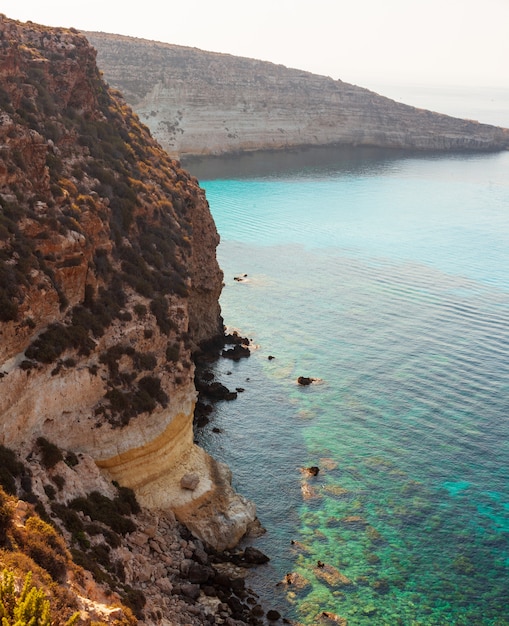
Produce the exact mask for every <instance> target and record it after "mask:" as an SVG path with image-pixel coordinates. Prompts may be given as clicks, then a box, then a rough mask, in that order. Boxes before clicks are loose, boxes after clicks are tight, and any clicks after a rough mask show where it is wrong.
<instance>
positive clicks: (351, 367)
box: [186, 90, 509, 626]
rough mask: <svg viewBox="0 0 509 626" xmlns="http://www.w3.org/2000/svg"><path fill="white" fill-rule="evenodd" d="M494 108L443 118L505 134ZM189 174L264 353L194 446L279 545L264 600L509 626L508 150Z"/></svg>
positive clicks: (230, 378) (244, 323)
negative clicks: (495, 127) (250, 504)
mask: <svg viewBox="0 0 509 626" xmlns="http://www.w3.org/2000/svg"><path fill="white" fill-rule="evenodd" d="M497 93H498V92H497ZM499 96H500V98H502V102H501V101H500V98H499V100H498V101H497V106H495V107H494V106H491V105H489V106H487V103H488V102H489V103H493V99H492V98H490V97H489V94H486V92H484V91H483V92H482V93H477V94H475V93H474V94H470V99H469V98H468V97H467V96H466V95H465V93H464V92H458V93H456V100H455V99H454V94H452V95H451V94H450V93H449V94H444V93H443V92H440V90H438V91H435V92H431V93H428V97H429V101H428V102H427V107H428V108H432V109H434V110H439V111H440V110H442V111H443V112H446V113H449V114H452V115H454V114H455V111H457V112H458V114H460V115H462V116H463V117H470V118H474V117H475V119H479V121H484V122H490V123H496V124H499V125H503V126H506V127H509V91H508V90H505V91H504V92H503V93H502V90H501V95H500V94H499ZM430 103H431V104H430ZM433 103H435V104H436V106H433ZM411 104H414V102H411ZM442 105H443V106H442ZM445 105H447V107H449V108H448V110H445V111H444V107H445ZM447 107H446V108H447ZM455 107H456V108H455ZM469 112H471V113H472V114H471V115H469ZM483 116H485V117H483ZM186 166H187V167H188V168H189V169H190V171H191V172H192V173H193V174H195V175H196V176H197V177H198V179H199V180H200V183H201V185H202V186H203V187H204V188H205V190H206V194H207V198H208V201H209V204H210V208H211V211H212V214H213V217H214V219H215V222H216V225H217V229H218V231H219V233H220V236H221V243H220V245H219V247H218V253H217V254H218V260H219V263H220V265H221V267H222V269H223V271H224V289H223V293H222V297H221V307H222V314H223V317H224V321H225V324H226V325H227V327H228V328H229V329H236V330H238V332H239V333H240V334H241V335H242V336H245V337H248V338H249V339H250V340H251V342H252V354H251V356H250V357H249V358H248V359H242V360H240V361H238V362H233V361H230V360H227V359H221V360H219V362H218V363H217V364H216V365H215V366H214V368H215V375H216V378H217V379H218V380H220V381H221V382H222V383H223V384H225V385H226V386H228V388H230V389H232V390H233V389H238V391H239V393H238V397H237V399H236V400H234V401H230V402H226V401H224V402H219V403H217V404H216V405H215V408H214V411H213V413H212V415H211V418H210V423H209V424H208V425H206V426H205V427H203V428H202V429H199V431H198V432H197V433H196V437H197V439H198V441H199V443H200V444H201V445H203V446H204V447H205V448H206V449H207V450H208V451H210V452H211V453H212V454H213V455H214V456H215V457H216V458H218V459H219V460H221V461H224V462H226V463H228V465H229V466H230V467H231V469H232V471H233V484H234V487H235V488H236V489H237V490H238V491H239V492H240V493H242V494H243V495H245V496H246V497H248V498H250V499H252V500H253V501H254V502H256V504H257V512H258V517H259V519H260V521H261V523H262V524H263V526H264V527H265V529H266V533H265V534H264V535H263V536H262V537H261V538H259V539H255V540H251V543H252V544H253V545H254V546H255V547H257V548H258V549H260V550H262V551H263V552H264V553H266V554H267V555H268V556H269V557H270V559H271V560H270V562H269V563H267V564H266V565H263V566H260V567H258V568H257V569H256V570H252V571H251V572H250V573H249V576H248V585H249V586H251V587H252V588H253V589H254V590H255V591H256V592H257V593H258V594H259V596H260V598H261V600H262V601H263V603H264V605H265V606H267V607H268V608H275V609H277V610H279V611H280V613H281V614H282V615H284V616H285V617H286V618H287V619H288V620H291V621H292V622H294V623H298V624H306V625H310V624H320V623H326V622H327V620H329V621H328V623H333V622H334V620H336V623H340V618H343V619H345V620H346V623H347V624H348V626H368V625H370V626H373V625H376V626H378V625H388V626H396V625H404V626H435V625H436V626H447V625H462V626H467V625H468V626H482V625H490V626H504V625H508V624H509V152H501V153H485V154H470V153H458V154H455V153H454V154H424V153H411V152H402V151H395V150H382V149H373V148H356V149H352V148H341V149H340V148H336V149H313V150H311V149H310V150H300V151H295V152H287V153H282V154H257V155H244V156H239V157H236V158H230V159H228V158H224V159H214V160H205V161H203V160H202V161H195V162H189V163H187V164H186ZM300 376H304V377H309V378H312V379H314V380H313V383H312V384H310V385H300V384H299V383H298V378H299V377H300ZM311 467H314V468H318V473H317V474H316V475H313V472H310V471H309V468H311ZM315 472H316V470H315ZM327 616H328V617H327ZM324 620H325V621H324Z"/></svg>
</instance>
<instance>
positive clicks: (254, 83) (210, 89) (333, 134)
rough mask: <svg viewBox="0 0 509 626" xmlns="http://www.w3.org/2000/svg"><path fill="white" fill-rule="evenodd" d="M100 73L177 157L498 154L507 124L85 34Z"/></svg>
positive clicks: (247, 62) (296, 74) (165, 47)
mask: <svg viewBox="0 0 509 626" xmlns="http://www.w3.org/2000/svg"><path fill="white" fill-rule="evenodd" d="M86 35H87V37H88V39H89V41H90V42H91V43H92V44H93V45H94V46H95V48H96V49H97V51H98V64H99V67H100V68H101V69H102V70H103V71H104V74H105V77H106V79H107V80H108V81H109V82H110V83H111V84H112V85H114V86H115V87H118V88H120V89H121V90H122V92H123V93H124V95H125V97H126V99H127V101H128V102H129V103H130V104H131V105H132V106H133V108H134V109H135V110H136V112H137V113H138V115H139V116H140V118H141V119H142V120H143V122H145V123H146V124H147V125H148V126H149V127H150V129H151V131H152V133H153V135H154V136H155V137H156V138H157V139H158V140H159V141H160V143H161V144H162V145H163V146H164V147H165V148H166V149H167V150H168V151H169V152H171V153H173V154H177V155H182V156H183V155H206V154H222V153H232V152H238V151H252V150H267V149H274V150H278V149H285V148H292V147H297V146H320V145H334V144H348V145H368V146H380V147H394V148H409V149H419V150H500V149H507V148H508V147H509V130H504V129H500V128H497V127H493V126H489V125H486V124H479V123H477V122H473V121H467V120H459V119H455V118H452V117H449V116H446V115H440V114H438V113H431V112H430V111H425V110H421V109H417V108H414V107H411V106H407V105H404V104H400V103H397V102H394V101H392V100H390V99H388V98H384V97H382V96H379V95H378V94H376V93H373V92H371V91H368V90H367V89H362V88H360V87H357V86H355V85H350V84H348V83H344V82H342V81H339V80H338V81H335V80H332V79H331V78H327V77H324V76H318V75H315V74H311V73H309V72H304V71H300V70H295V69H289V68H286V67H284V66H282V65H274V64H272V63H267V62H262V61H256V60H253V59H246V58H241V57H235V56H231V55H227V54H217V53H211V52H204V51H201V50H197V49H195V48H185V47H181V46H174V45H170V44H164V43H156V42H153V41H146V40H142V39H135V38H129V37H123V36H119V35H110V34H105V33H86Z"/></svg>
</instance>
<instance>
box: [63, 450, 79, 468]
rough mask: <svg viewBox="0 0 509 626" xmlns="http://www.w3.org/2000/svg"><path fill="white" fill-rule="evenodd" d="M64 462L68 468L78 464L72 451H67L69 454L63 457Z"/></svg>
mask: <svg viewBox="0 0 509 626" xmlns="http://www.w3.org/2000/svg"><path fill="white" fill-rule="evenodd" d="M64 461H65V464H66V465H68V466H69V467H76V465H78V463H79V460H78V457H77V456H76V454H75V453H74V452H73V451H72V450H69V452H68V453H67V454H66V455H65V459H64Z"/></svg>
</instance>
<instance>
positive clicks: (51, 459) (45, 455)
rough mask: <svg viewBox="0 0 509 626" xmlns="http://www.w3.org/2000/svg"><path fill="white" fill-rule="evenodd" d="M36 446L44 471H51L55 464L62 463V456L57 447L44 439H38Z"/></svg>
mask: <svg viewBox="0 0 509 626" xmlns="http://www.w3.org/2000/svg"><path fill="white" fill-rule="evenodd" d="M37 445H38V446H39V448H40V450H41V461H42V464H43V465H44V467H45V468H46V469H52V468H53V467H55V465H56V464H57V463H59V462H60V461H63V459H64V456H63V454H62V452H61V450H60V448H59V447H58V446H56V445H55V444H54V443H51V442H50V441H48V440H47V439H45V438H44V437H38V439H37Z"/></svg>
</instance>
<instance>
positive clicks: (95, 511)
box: [69, 491, 136, 535]
mask: <svg viewBox="0 0 509 626" xmlns="http://www.w3.org/2000/svg"><path fill="white" fill-rule="evenodd" d="M69 507H70V508H72V509H74V510H76V511H81V512H82V513H84V514H85V515H88V516H89V517H90V519H92V520H95V521H97V522H102V523H103V524H106V526H108V527H109V528H111V529H112V530H114V531H115V532H117V533H119V534H120V535H125V534H126V533H131V532H133V531H134V530H136V525H135V524H134V522H133V521H132V520H131V519H129V518H126V517H124V516H123V515H121V514H120V513H119V512H118V506H117V503H115V502H114V501H113V500H110V498H108V497H107V496H103V495H102V494H101V493H99V492H98V491H93V492H92V493H90V494H89V495H88V497H86V498H84V497H81V498H75V499H74V500H72V501H71V502H69Z"/></svg>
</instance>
